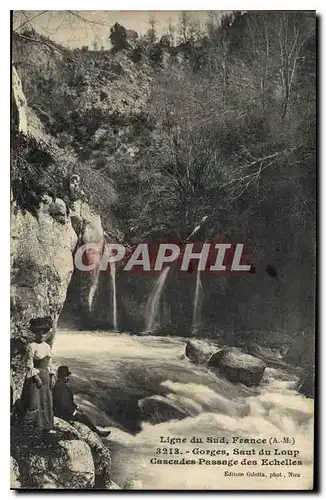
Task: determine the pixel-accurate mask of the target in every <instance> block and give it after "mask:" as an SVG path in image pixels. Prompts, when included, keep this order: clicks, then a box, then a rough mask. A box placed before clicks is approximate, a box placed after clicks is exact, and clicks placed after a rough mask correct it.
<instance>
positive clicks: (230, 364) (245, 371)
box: [208, 347, 266, 387]
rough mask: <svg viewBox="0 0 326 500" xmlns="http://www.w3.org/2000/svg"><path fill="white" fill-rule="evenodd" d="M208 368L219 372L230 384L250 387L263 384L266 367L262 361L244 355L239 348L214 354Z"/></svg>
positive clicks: (227, 348) (231, 348)
mask: <svg viewBox="0 0 326 500" xmlns="http://www.w3.org/2000/svg"><path fill="white" fill-rule="evenodd" d="M208 367H209V368H211V369H213V370H217V371H218V372H219V374H221V375H223V376H224V377H225V378H227V379H228V380H229V381H230V382H233V383H240V384H244V385H247V386H249V387H250V386H256V385H258V384H259V383H260V382H261V380H262V378H263V374H264V370H265V368H266V365H265V363H264V362H263V361H262V360H260V359H258V358H256V357H254V356H251V355H250V354H244V353H243V352H242V351H241V350H240V349H238V348H237V347H225V348H224V349H222V350H220V351H219V352H217V353H215V354H213V356H212V357H211V358H210V360H209V362H208Z"/></svg>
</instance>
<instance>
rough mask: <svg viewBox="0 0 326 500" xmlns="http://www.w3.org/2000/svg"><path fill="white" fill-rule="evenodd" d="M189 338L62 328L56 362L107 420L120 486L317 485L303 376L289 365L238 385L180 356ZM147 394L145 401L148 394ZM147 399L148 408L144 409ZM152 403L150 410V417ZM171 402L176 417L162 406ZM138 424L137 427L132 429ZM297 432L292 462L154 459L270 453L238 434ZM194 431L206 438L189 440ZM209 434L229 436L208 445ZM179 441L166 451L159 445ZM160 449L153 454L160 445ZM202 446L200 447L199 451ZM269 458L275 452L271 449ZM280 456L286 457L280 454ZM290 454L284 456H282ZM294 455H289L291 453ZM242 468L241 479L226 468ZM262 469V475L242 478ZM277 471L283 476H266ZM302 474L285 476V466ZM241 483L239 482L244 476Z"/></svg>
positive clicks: (83, 400) (98, 417)
mask: <svg viewBox="0 0 326 500" xmlns="http://www.w3.org/2000/svg"><path fill="white" fill-rule="evenodd" d="M184 350H185V340H184V339H181V338H175V337H174V338H173V337H152V336H149V337H136V336H130V335H127V334H123V333H122V334H119V335H117V334H112V333H108V332H101V333H100V332H58V333H57V335H56V338H55V343H54V348H53V353H54V358H53V359H54V363H55V365H57V366H58V365H59V364H66V365H68V366H69V368H70V370H71V371H72V373H73V375H72V378H71V382H70V383H71V387H72V388H73V391H74V393H75V394H76V400H77V402H78V404H80V406H81V407H82V408H83V409H84V411H85V412H86V413H87V414H88V415H89V416H90V417H91V418H92V419H93V420H94V422H95V423H97V424H98V425H111V426H112V427H113V428H112V435H111V436H110V437H109V438H108V446H109V448H110V450H111V456H112V476H113V480H114V481H116V482H117V483H118V484H120V485H121V486H124V485H125V484H126V483H130V482H132V481H136V482H137V483H136V484H138V485H139V488H143V489H234V488H236V487H237V484H238V485H240V484H241V489H279V488H281V489H304V488H309V487H310V486H311V484H312V468H311V464H312V460H313V400H311V399H307V398H305V397H304V396H302V395H300V394H298V392H297V391H296V390H295V389H294V387H295V385H296V382H297V378H296V376H295V375H293V374H291V373H290V372H289V371H288V370H281V369H272V368H267V369H266V370H265V376H264V379H263V381H262V383H261V385H260V387H259V388H248V387H245V386H242V385H240V384H232V383H230V382H228V381H227V380H225V379H223V378H221V377H219V376H217V375H216V374H215V373H213V372H211V371H209V370H208V369H206V368H204V367H198V366H195V365H192V364H191V363H190V362H189V361H188V360H187V359H186V358H184ZM148 398H149V399H148ZM141 407H142V408H144V407H146V408H147V413H146V412H145V413H142V411H141ZM151 408H152V410H153V411H152V414H151V415H149V413H148V412H150V410H151ZM166 408H169V411H170V415H167V414H166ZM136 431H138V432H136ZM272 436H274V437H275V438H277V439H279V440H282V439H283V438H284V437H289V438H293V437H294V438H295V444H293V445H288V444H287V445H278V446H279V447H280V448H282V446H283V448H284V449H285V448H287V449H292V450H299V451H300V454H299V457H297V459H300V460H301V461H302V465H301V466H296V467H285V466H281V467H277V466H275V467H273V468H271V467H265V468H264V467H253V466H251V465H249V466H248V465H238V466H236V467H235V466H232V465H230V466H229V467H226V466H221V465H208V464H206V465H199V464H197V463H196V464H195V465H177V466H176V465H169V464H166V465H160V464H153V463H150V461H151V460H153V458H154V460H155V459H156V460H157V459H177V458H179V459H180V457H183V458H187V459H196V460H197V459H198V458H202V459H206V460H218V459H223V458H224V459H225V457H223V456H218V455H217V456H210V455H206V450H213V451H214V450H215V451H216V450H221V449H224V450H225V452H226V453H229V455H228V456H226V458H227V459H231V458H232V459H235V458H237V457H234V456H232V453H233V450H234V449H235V448H239V449H242V450H249V449H252V448H255V450H256V452H257V455H256V456H248V455H244V456H241V457H240V458H241V460H243V458H246V459H247V460H260V459H261V458H265V457H264V456H263V457H261V456H259V455H258V453H259V451H261V450H262V449H265V450H266V449H267V450H271V453H274V448H275V445H274V444H271V443H267V444H266V445H263V446H262V445H255V446H254V447H253V446H250V445H248V444H234V443H232V438H234V437H235V438H247V439H249V438H255V439H257V438H267V439H269V438H270V437H272ZM166 437H169V438H186V439H187V443H181V444H178V445H174V447H172V446H170V445H169V444H162V443H161V442H160V441H161V438H166ZM193 437H196V438H197V439H201V440H202V441H203V442H202V443H198V444H195V443H190V440H191V439H192V438H193ZM208 437H215V438H221V437H224V438H225V439H226V440H227V441H228V443H225V444H209V443H207V442H206V440H207V438H208ZM176 447H178V449H179V454H178V455H175V454H172V455H170V452H169V451H168V452H167V454H166V455H165V454H164V453H163V451H162V449H163V448H166V449H167V450H170V448H174V449H175V448H176ZM158 448H160V449H161V453H157V449H158ZM196 448H199V449H200V450H202V451H201V452H200V454H199V455H196V453H197V452H196V451H194V450H196ZM267 458H268V459H270V458H274V457H273V456H272V457H267ZM278 458H281V459H284V457H278ZM285 458H286V457H285ZM292 459H293V457H292ZM225 470H227V471H234V472H235V473H243V474H244V476H243V477H240V478H239V477H229V476H225V475H224V472H225ZM262 470H263V471H265V477H254V478H253V477H252V476H250V475H249V476H246V474H247V473H248V472H249V474H250V473H252V472H259V471H262ZM271 471H274V472H276V473H281V474H282V477H281V478H280V477H270V473H271ZM289 471H293V472H294V473H299V474H300V478H296V477H289V476H288V472H289ZM240 481H241V483H240Z"/></svg>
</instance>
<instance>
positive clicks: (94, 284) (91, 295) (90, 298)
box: [88, 268, 100, 313]
mask: <svg viewBox="0 0 326 500" xmlns="http://www.w3.org/2000/svg"><path fill="white" fill-rule="evenodd" d="M99 276H100V270H99V268H98V269H94V271H92V278H91V279H92V284H91V287H90V290H89V295H88V311H89V313H91V312H92V308H93V302H94V297H95V293H96V290H97V286H98V280H99Z"/></svg>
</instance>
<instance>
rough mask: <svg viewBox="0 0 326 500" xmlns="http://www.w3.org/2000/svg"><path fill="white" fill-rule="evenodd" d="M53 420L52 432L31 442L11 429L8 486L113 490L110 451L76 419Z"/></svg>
mask: <svg viewBox="0 0 326 500" xmlns="http://www.w3.org/2000/svg"><path fill="white" fill-rule="evenodd" d="M54 423H55V425H54V433H52V434H49V435H48V436H47V437H46V438H44V439H43V440H36V439H35V441H31V440H29V439H28V438H27V437H26V436H24V435H22V434H21V433H20V429H19V428H13V432H12V459H11V483H12V487H13V488H14V487H15V488H19V487H21V488H41V489H48V488H51V489H52V488H54V489H57V488H59V489H62V488H65V489H67V488H73V489H96V488H101V489H104V488H105V489H116V486H115V485H114V483H112V481H111V478H110V465H111V458H110V452H109V450H108V448H107V447H106V446H105V445H104V444H103V442H102V441H101V439H100V438H99V437H98V436H97V435H96V434H94V432H92V431H91V430H90V429H89V428H88V427H87V426H86V425H84V424H81V423H79V422H74V423H73V425H70V423H68V422H65V421H64V420H61V419H59V418H55V419H54Z"/></svg>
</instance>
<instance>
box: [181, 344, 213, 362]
mask: <svg viewBox="0 0 326 500" xmlns="http://www.w3.org/2000/svg"><path fill="white" fill-rule="evenodd" d="M217 350H218V347H216V346H213V345H210V344H208V343H207V342H205V341H203V340H188V342H187V344H186V356H187V358H188V359H189V360H190V361H192V362H193V363H195V364H198V365H202V364H206V363H207V362H208V360H209V359H210V358H211V356H212V355H213V354H214V353H216V351H217Z"/></svg>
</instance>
